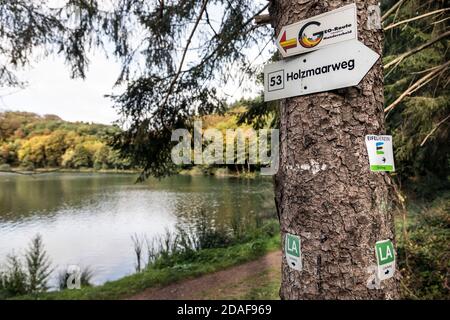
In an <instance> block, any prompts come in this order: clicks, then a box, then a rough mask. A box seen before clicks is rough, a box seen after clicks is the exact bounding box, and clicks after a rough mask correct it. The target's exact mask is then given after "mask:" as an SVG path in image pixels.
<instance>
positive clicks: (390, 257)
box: [375, 239, 395, 280]
mask: <svg viewBox="0 0 450 320" xmlns="http://www.w3.org/2000/svg"><path fill="white" fill-rule="evenodd" d="M375 254H376V257H377V267H378V268H377V269H378V274H377V276H378V279H379V280H386V279H389V278H392V277H393V276H394V273H395V251H394V245H393V244H392V241H391V240H389V239H388V240H382V241H378V242H377V243H375Z"/></svg>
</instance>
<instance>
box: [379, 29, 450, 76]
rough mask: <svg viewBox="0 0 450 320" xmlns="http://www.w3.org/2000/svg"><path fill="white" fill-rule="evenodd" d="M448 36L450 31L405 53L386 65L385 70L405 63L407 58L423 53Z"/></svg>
mask: <svg viewBox="0 0 450 320" xmlns="http://www.w3.org/2000/svg"><path fill="white" fill-rule="evenodd" d="M448 35H450V31H447V32H445V33H443V34H441V35H440V36H438V37H436V38H434V39H432V40H430V41H428V42H427V43H425V44H423V45H421V46H419V47H417V48H414V49H412V50H410V51H408V52H405V53H403V54H401V55H400V56H398V57H397V58H395V59H394V60H392V61H391V62H389V63H387V64H386V65H384V69H388V68H389V67H391V66H392V65H394V64H398V63H400V62H402V61H403V60H404V59H406V58H407V57H409V56H411V55H413V54H415V53H417V52H419V51H421V50H423V49H425V48H427V47H429V46H431V45H432V44H434V43H435V42H437V41H439V40H441V39H443V38H445V37H447V36H448Z"/></svg>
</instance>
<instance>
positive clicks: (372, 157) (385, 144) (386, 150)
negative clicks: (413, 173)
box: [366, 135, 395, 172]
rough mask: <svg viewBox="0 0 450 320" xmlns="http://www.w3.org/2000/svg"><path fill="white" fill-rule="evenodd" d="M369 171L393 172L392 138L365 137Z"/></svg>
mask: <svg viewBox="0 0 450 320" xmlns="http://www.w3.org/2000/svg"><path fill="white" fill-rule="evenodd" d="M366 147H367V154H368V155H369V162H370V171H375V172H376V171H395V166H394V152H393V150H392V136H376V135H367V136H366Z"/></svg>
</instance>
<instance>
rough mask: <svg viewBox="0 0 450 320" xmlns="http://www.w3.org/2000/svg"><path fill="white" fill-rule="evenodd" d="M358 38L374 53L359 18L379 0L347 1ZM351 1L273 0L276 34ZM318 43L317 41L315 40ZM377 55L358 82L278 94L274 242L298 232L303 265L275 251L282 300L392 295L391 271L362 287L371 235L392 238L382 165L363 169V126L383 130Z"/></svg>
mask: <svg viewBox="0 0 450 320" xmlns="http://www.w3.org/2000/svg"><path fill="white" fill-rule="evenodd" d="M355 2H356V5H357V8H358V38H359V41H361V42H363V43H364V44H365V45H367V46H368V47H370V48H372V49H373V50H375V51H376V52H378V53H380V54H381V53H382V44H383V34H382V30H369V29H368V28H367V26H366V21H367V12H368V11H367V8H368V6H369V5H376V4H377V3H378V1H375V0H370V1H362V0H357V1H355ZM349 3H353V1H336V0H335V1H324V0H320V1H319V0H309V1H304V0H303V1H302V0H274V1H273V2H272V4H271V6H270V10H269V11H270V14H271V16H272V17H273V23H274V28H275V34H276V35H278V33H279V32H280V30H281V28H282V27H283V26H285V25H288V24H291V23H294V22H297V21H300V20H303V19H306V18H309V17H312V16H315V15H318V14H321V13H324V12H327V11H330V10H333V9H336V8H338V7H341V6H343V5H346V4H349ZM319 50H320V49H319ZM383 101H384V98H383V69H382V62H381V59H380V60H379V61H378V62H377V63H376V64H375V65H374V67H373V68H372V69H371V71H370V72H369V73H368V74H367V75H366V76H365V77H364V79H363V81H362V82H361V83H360V84H359V85H358V86H357V87H351V88H346V89H340V90H335V91H330V92H325V93H319V94H313V95H307V96H302V97H296V98H289V99H285V100H282V101H281V103H280V169H279V172H278V174H277V175H276V177H275V195H276V202H277V209H278V212H279V214H280V224H281V230H282V232H281V233H282V239H283V248H284V242H285V235H286V233H291V234H295V235H298V236H300V239H301V252H302V261H303V270H302V271H296V270H294V269H292V268H291V267H289V266H288V265H287V263H286V257H285V255H283V263H282V285H281V290H280V296H281V298H282V299H395V298H398V297H399V292H398V272H396V279H394V278H391V279H388V280H385V281H382V282H381V287H378V288H373V289H370V288H369V287H368V285H367V283H368V281H369V282H370V277H371V275H373V274H374V270H372V272H370V273H369V269H370V267H372V266H376V257H375V243H376V242H377V241H379V240H385V239H392V240H394V221H393V212H392V201H391V199H390V191H391V188H390V187H391V185H392V182H391V180H390V177H389V175H388V174H386V173H371V172H370V170H369V162H368V156H367V151H366V148H365V141H364V139H365V135H366V134H383V133H384V113H383Z"/></svg>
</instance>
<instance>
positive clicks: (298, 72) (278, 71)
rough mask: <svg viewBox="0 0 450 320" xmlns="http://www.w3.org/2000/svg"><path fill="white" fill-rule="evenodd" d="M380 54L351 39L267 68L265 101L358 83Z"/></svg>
mask: <svg viewBox="0 0 450 320" xmlns="http://www.w3.org/2000/svg"><path fill="white" fill-rule="evenodd" d="M379 57H380V55H379V54H378V53H376V52H375V51H373V50H372V49H370V48H369V47H367V46H365V45H364V44H363V43H361V42H359V41H357V40H352V41H346V42H343V43H339V44H335V45H333V46H328V47H327V48H324V49H322V50H318V51H315V52H311V53H308V54H305V55H302V56H300V57H295V58H292V59H289V60H282V61H279V62H276V63H272V64H268V65H266V66H265V67H264V101H271V100H277V99H284V98H289V97H295V96H301V95H305V94H310V93H315V92H322V91H328V90H333V89H338V88H345V87H351V86H355V85H357V84H358V83H359V82H360V81H361V80H362V78H364V76H365V75H366V73H367V72H369V70H370V68H372V66H373V64H374V63H375V62H376V61H377V60H378V58H379Z"/></svg>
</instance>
